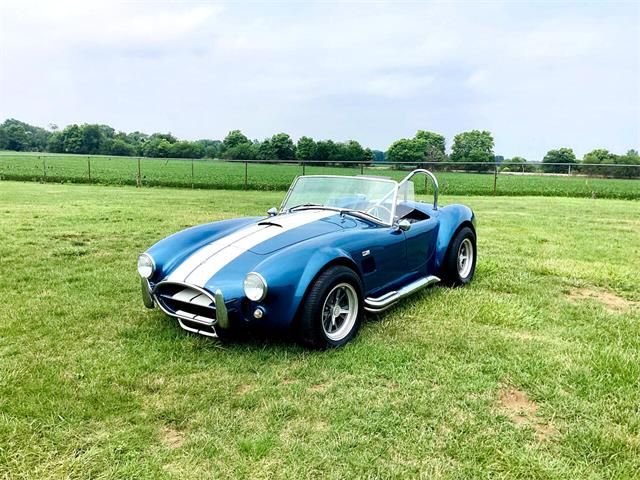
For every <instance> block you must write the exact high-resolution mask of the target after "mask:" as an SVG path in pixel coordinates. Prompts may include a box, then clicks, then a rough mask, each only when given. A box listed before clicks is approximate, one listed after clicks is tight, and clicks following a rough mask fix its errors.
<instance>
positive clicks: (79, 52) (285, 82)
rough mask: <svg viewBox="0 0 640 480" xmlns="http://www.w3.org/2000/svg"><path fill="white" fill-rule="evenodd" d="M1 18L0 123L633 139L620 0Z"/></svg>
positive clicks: (632, 83) (627, 37)
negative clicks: (474, 131) (476, 131)
mask: <svg viewBox="0 0 640 480" xmlns="http://www.w3.org/2000/svg"><path fill="white" fill-rule="evenodd" d="M0 18H1V20H0V22H2V24H1V25H0V42H1V45H2V48H0V117H1V116H15V117H18V118H21V119H24V120H25V121H31V122H34V123H39V124H42V125H45V124H47V123H48V122H49V121H55V122H56V123H59V124H65V123H71V122H82V121H88V122H91V121H99V122H105V123H111V124H113V125H114V126H116V127H117V128H122V129H128V130H132V129H142V130H147V131H154V130H171V131H173V132H175V133H177V134H178V135H180V136H184V137H187V138H195V137H203V136H208V137H214V136H222V135H224V134H225V133H226V132H227V131H228V130H230V129H231V128H241V129H243V130H245V131H246V133H247V134H248V135H250V136H251V137H258V138H259V137H263V136H266V135H269V134H271V133H273V132H275V131H289V132H291V133H292V134H294V135H296V136H300V135H303V134H309V135H313V136H315V137H325V136H336V137H337V138H342V139H345V138H355V139H357V140H360V141H362V142H363V143H366V144H368V145H371V146H374V147H378V148H385V147H386V146H387V145H388V144H389V143H390V142H391V141H392V140H394V139H395V138H398V137H401V136H410V135H413V133H414V132H415V130H417V129H425V128H426V129H432V130H437V131H441V132H442V133H444V134H445V135H446V136H447V137H448V138H452V137H453V135H454V134H455V133H457V132H459V131H462V130H465V129H469V128H488V129H491V130H492V131H493V132H494V135H495V137H496V146H497V150H498V151H499V153H503V154H505V155H515V154H521V155H525V156H529V157H532V158H539V157H540V156H541V154H544V152H545V151H546V149H548V148H551V147H557V146H560V145H567V146H574V147H575V148H576V150H578V152H583V151H584V150H585V149H589V148H592V146H598V145H601V146H604V147H608V148H610V149H613V150H618V151H620V150H622V149H625V148H630V147H634V146H637V144H638V143H639V142H638V137H639V136H640V131H639V129H640V126H639V123H640V120H639V118H638V117H639V116H640V113H639V112H640V105H639V103H640V91H639V89H640V87H638V85H640V78H639V77H640V72H639V69H640V58H639V56H640V46H639V45H638V42H637V38H638V37H637V36H638V24H639V23H640V22H639V20H640V14H639V13H638V8H637V7H635V6H634V5H630V4H616V5H613V6H608V5H606V4H589V5H585V6H581V5H578V4H568V5H560V6H558V5H557V4H555V3H554V4H540V3H539V2H538V3H535V4H529V5H527V4H524V3H518V4H509V3H493V2H492V3H479V4H474V3H469V2H460V3H452V4H445V3H439V2H435V3H431V2H429V3H404V2H399V3H351V4H343V3H306V2H305V3H303V4H299V3H281V2H279V3H274V4H267V3H259V2H251V3H217V2H216V3H206V2H204V3H203V2H198V3H184V4H183V3H179V2H175V3H174V2H171V3H168V2H158V1H156V2H146V1H144V2H116V3H111V2H100V1H98V2H63V3H59V2H4V3H1V4H0ZM605 113H606V115H605Z"/></svg>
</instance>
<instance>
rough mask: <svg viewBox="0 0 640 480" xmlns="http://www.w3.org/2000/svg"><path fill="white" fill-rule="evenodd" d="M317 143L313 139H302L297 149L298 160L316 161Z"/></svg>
mask: <svg viewBox="0 0 640 480" xmlns="http://www.w3.org/2000/svg"><path fill="white" fill-rule="evenodd" d="M316 147H317V146H316V142H315V141H314V140H313V138H311V137H300V139H299V140H298V145H297V148H296V158H297V159H298V160H305V161H309V160H314V159H315V156H316Z"/></svg>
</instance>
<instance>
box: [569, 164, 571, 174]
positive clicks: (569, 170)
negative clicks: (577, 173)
mask: <svg viewBox="0 0 640 480" xmlns="http://www.w3.org/2000/svg"><path fill="white" fill-rule="evenodd" d="M569 175H571V164H569Z"/></svg>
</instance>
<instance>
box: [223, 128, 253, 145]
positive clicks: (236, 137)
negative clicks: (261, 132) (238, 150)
mask: <svg viewBox="0 0 640 480" xmlns="http://www.w3.org/2000/svg"><path fill="white" fill-rule="evenodd" d="M243 143H251V141H250V140H249V139H248V138H247V137H246V136H245V135H244V134H243V133H242V132H241V131H240V130H231V131H230V132H229V133H228V134H227V136H226V137H224V140H222V149H223V150H227V149H229V148H233V147H237V146H238V145H240V144H243Z"/></svg>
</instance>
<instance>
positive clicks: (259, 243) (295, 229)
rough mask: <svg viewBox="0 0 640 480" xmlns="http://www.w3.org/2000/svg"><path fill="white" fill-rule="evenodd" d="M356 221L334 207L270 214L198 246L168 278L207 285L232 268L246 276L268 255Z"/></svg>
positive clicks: (173, 280) (169, 279) (168, 279)
mask: <svg viewBox="0 0 640 480" xmlns="http://www.w3.org/2000/svg"><path fill="white" fill-rule="evenodd" d="M353 224H354V222H353V221H350V220H346V219H344V218H342V217H341V216H340V215H339V214H338V213H336V212H335V211H331V210H302V211H299V212H294V213H290V214H283V215H277V216H274V217H268V218H266V219H262V220H259V221H257V222H252V223H250V224H249V225H245V226H243V227H241V228H239V229H237V230H235V231H233V232H231V233H229V234H228V235H225V236H223V237H221V238H218V239H216V240H215V241H212V242H210V243H207V244H205V245H203V246H202V247H200V248H198V249H197V250H196V251H195V252H193V253H192V254H191V255H189V256H188V257H187V258H186V259H185V260H184V261H183V262H182V263H181V264H180V265H178V266H177V267H176V268H175V269H174V270H173V271H172V272H171V273H170V274H169V275H168V276H167V277H166V278H165V280H166V281H171V282H183V283H189V284H192V285H197V286H201V287H204V286H205V285H206V284H207V283H208V282H209V280H211V279H212V277H214V276H215V275H216V274H217V273H218V272H221V271H223V270H224V271H226V272H227V273H229V270H230V269H232V270H234V271H236V272H237V274H238V276H241V278H244V275H246V274H247V273H248V272H249V271H250V269H251V268H253V266H255V265H256V264H258V263H259V262H260V261H261V260H262V259H263V258H264V256H265V255H269V254H272V253H274V252H276V251H278V250H281V249H283V248H286V247H289V246H291V245H294V244H296V243H300V242H304V241H305V240H309V239H311V238H316V237H318V236H321V235H326V234H328V233H332V232H335V231H337V230H341V229H343V228H346V227H349V226H353ZM224 276H225V277H226V276H227V275H224Z"/></svg>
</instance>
